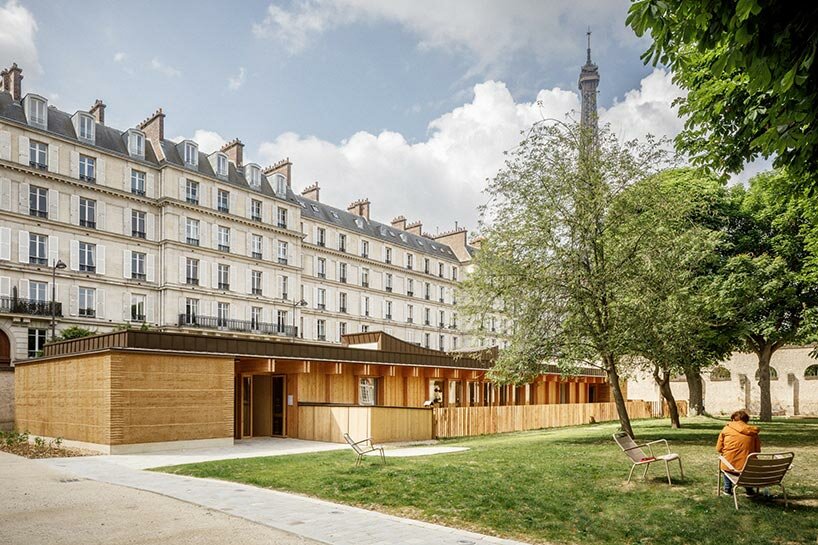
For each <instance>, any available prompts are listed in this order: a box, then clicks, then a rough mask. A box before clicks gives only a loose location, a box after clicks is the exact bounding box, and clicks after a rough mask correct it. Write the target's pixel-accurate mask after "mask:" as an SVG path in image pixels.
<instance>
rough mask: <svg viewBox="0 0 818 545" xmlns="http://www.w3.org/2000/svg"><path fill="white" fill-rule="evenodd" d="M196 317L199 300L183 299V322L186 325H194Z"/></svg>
mask: <svg viewBox="0 0 818 545" xmlns="http://www.w3.org/2000/svg"><path fill="white" fill-rule="evenodd" d="M198 316H199V300H198V299H190V298H187V299H185V321H186V322H187V323H188V324H195V323H196V319H197V317H198Z"/></svg>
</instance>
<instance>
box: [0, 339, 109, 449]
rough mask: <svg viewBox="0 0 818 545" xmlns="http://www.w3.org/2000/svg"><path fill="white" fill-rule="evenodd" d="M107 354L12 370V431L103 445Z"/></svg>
mask: <svg viewBox="0 0 818 545" xmlns="http://www.w3.org/2000/svg"><path fill="white" fill-rule="evenodd" d="M109 357H110V356H109V355H108V354H95V355H86V356H76V357H73V358H70V359H64V360H60V361H48V362H41V363H37V364H30V365H25V366H20V367H17V368H15V372H14V398H15V408H16V411H15V427H16V428H17V429H18V430H23V431H28V432H29V433H32V434H35V435H43V436H47V437H62V438H64V439H70V440H73V441H84V442H88V443H98V444H108V442H109V440H110V405H111V398H110V383H111V377H110V365H109Z"/></svg>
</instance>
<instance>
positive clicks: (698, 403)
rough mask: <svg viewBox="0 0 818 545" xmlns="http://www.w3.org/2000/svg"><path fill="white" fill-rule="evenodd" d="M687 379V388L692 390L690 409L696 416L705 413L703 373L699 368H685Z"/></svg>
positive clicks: (689, 398) (689, 400)
mask: <svg viewBox="0 0 818 545" xmlns="http://www.w3.org/2000/svg"><path fill="white" fill-rule="evenodd" d="M684 371H685V378H686V379H687V389H688V391H689V392H690V395H689V397H688V403H689V404H690V410H691V411H692V412H693V414H694V415H696V416H701V415H703V414H704V388H703V386H702V374H701V372H699V370H698V369H685V370H684Z"/></svg>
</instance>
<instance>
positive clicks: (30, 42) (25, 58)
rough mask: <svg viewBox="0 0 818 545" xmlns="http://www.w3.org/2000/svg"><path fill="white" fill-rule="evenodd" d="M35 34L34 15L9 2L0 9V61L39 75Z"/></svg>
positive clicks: (35, 22) (14, 2) (40, 70)
mask: <svg viewBox="0 0 818 545" xmlns="http://www.w3.org/2000/svg"><path fill="white" fill-rule="evenodd" d="M36 33H37V21H36V20H35V19H34V15H33V14H32V13H31V12H30V11H28V10H27V9H26V8H24V7H23V6H21V5H20V4H19V3H17V1H16V0H9V1H8V2H6V5H5V6H3V7H0V59H4V61H3V62H8V63H9V65H10V64H11V63H12V62H16V63H17V65H18V66H19V67H20V68H22V69H23V70H32V71H34V72H36V73H38V74H41V73H42V71H43V69H42V66H40V61H39V56H38V54H37V45H36V44H35V42H34V38H35V35H36ZM3 68H6V66H3Z"/></svg>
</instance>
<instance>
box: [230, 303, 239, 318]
mask: <svg viewBox="0 0 818 545" xmlns="http://www.w3.org/2000/svg"><path fill="white" fill-rule="evenodd" d="M229 312H230V319H231V320H235V319H236V318H238V317H239V304H238V303H232V304H231V305H230V311H229Z"/></svg>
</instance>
